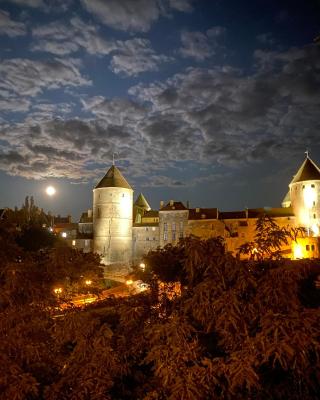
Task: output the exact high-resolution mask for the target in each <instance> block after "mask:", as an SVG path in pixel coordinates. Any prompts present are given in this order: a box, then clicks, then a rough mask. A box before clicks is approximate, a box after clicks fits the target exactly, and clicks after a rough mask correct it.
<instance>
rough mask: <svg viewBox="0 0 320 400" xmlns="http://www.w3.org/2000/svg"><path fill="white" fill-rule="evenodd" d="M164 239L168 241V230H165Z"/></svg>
mask: <svg viewBox="0 0 320 400" xmlns="http://www.w3.org/2000/svg"><path fill="white" fill-rule="evenodd" d="M163 240H164V241H165V242H166V241H167V240H168V232H167V231H164V232H163Z"/></svg>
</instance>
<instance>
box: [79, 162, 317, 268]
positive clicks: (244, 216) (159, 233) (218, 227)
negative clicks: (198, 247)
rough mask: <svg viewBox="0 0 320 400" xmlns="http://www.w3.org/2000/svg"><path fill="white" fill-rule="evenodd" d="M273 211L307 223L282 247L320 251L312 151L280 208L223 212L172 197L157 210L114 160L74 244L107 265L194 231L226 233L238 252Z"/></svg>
mask: <svg viewBox="0 0 320 400" xmlns="http://www.w3.org/2000/svg"><path fill="white" fill-rule="evenodd" d="M262 215H268V216H269V217H271V218H272V219H273V220H274V221H275V222H276V224H277V225H278V226H279V227H280V228H281V227H286V228H297V227H301V228H304V229H305V232H306V234H305V237H298V238H297V240H296V241H292V242H290V243H288V245H287V246H283V248H282V249H281V251H282V255H283V256H284V257H290V258H306V257H310V258H313V257H319V255H320V253H319V223H320V170H319V168H318V167H317V165H316V164H315V163H314V162H313V161H312V160H311V159H310V157H309V156H308V155H307V157H306V159H305V160H304V162H303V163H302V165H301V167H300V168H299V170H298V172H297V173H296V174H295V176H294V178H293V180H292V181H291V182H290V184H289V192H288V193H287V195H286V197H285V199H284V200H283V202H282V207H280V208H269V207H268V208H255V209H246V210H241V211H227V212H221V211H219V210H218V209H217V208H189V206H188V204H186V205H185V204H183V203H182V202H180V201H174V200H170V201H169V202H168V203H167V204H164V202H163V201H161V202H160V208H159V210H152V209H151V207H150V205H149V203H148V201H147V199H146V198H145V197H144V195H143V194H142V193H140V194H139V195H138V197H137V199H136V201H135V202H134V203H133V190H132V188H131V186H130V185H129V183H128V182H127V181H126V179H125V178H124V176H123V175H122V174H121V172H120V170H119V169H118V168H117V167H115V166H114V165H113V166H112V167H111V168H110V169H109V170H108V172H107V174H106V175H105V176H104V177H103V178H102V180H101V181H100V182H99V183H98V185H97V186H96V187H95V189H94V190H93V210H88V211H87V212H85V213H83V214H82V215H81V218H80V221H79V223H78V232H77V237H76V239H73V240H72V245H73V246H75V247H77V248H79V249H82V250H83V251H94V252H97V253H98V254H100V255H101V257H102V262H103V263H104V264H106V265H110V264H111V265H112V264H114V265H127V266H129V265H130V264H132V263H135V264H138V263H139V262H140V261H141V259H142V257H143V256H144V255H145V254H146V253H147V252H148V251H150V250H155V249H157V248H158V247H164V246H165V245H167V244H173V245H175V244H177V243H178V241H179V239H181V238H183V237H186V236H190V235H194V236H197V237H200V238H203V239H208V238H211V237H222V238H223V239H224V240H225V243H226V248H227V250H228V251H230V252H232V253H233V254H234V255H236V253H237V249H238V248H239V247H240V246H241V245H242V244H244V243H246V242H250V241H253V240H254V236H255V227H256V222H257V220H258V218H259V217H260V216H262Z"/></svg>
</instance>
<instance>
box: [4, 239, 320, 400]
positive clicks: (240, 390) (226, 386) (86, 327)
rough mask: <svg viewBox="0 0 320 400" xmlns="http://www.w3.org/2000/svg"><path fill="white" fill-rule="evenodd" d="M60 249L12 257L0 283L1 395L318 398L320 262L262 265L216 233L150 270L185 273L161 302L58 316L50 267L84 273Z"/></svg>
mask: <svg viewBox="0 0 320 400" xmlns="http://www.w3.org/2000/svg"><path fill="white" fill-rule="evenodd" d="M62 250H63V251H62V252H59V253H55V252H53V253H50V252H49V253H48V255H47V257H46V258H43V259H39V260H38V261H37V260H36V259H35V258H33V256H32V258H31V259H28V261H26V262H24V263H16V264H14V265H15V266H16V268H17V273H16V274H14V275H13V276H11V275H12V274H11V275H10V268H11V267H10V268H9V269H8V279H7V278H6V276H4V277H3V280H2V281H1V285H2V286H1V288H0V305H1V307H0V334H1V340H0V359H1V361H2V363H1V364H0V399H8V398H10V399H11V398H12V399H21V400H22V399H30V398H32V399H46V400H58V399H66V400H68V399H70V400H72V399H85V400H86V399H88V400H89V399H97V400H100V399H122V400H127V399H128V400H129V399H143V400H151V399H153V400H155V399H157V400H160V399H169V400H174V399H177V400H178V399H179V400H180V399H188V400H191V399H192V400H194V399H211V398H220V399H240V398H245V399H255V400H264V399H270V398H272V399H279V400H280V399H288V400H294V399H301V398H303V399H307V400H311V399H317V398H318V393H319V391H320V384H319V367H320V361H319V360H320V345H319V334H320V328H319V327H320V324H319V322H320V314H319V305H320V304H319V302H318V303H316V302H315V301H314V300H315V299H313V301H312V302H309V301H307V299H306V298H305V296H304V294H305V293H304V291H305V290H309V289H310V285H311V279H312V277H314V276H315V274H316V273H318V268H319V266H318V261H310V260H304V261H299V262H296V261H291V260H280V261H264V264H265V265H266V264H268V266H269V268H261V265H259V264H260V263H259V262H257V263H255V264H256V265H255V266H253V264H252V263H250V262H247V261H240V260H237V259H235V258H234V257H233V256H232V255H231V254H230V253H226V252H225V250H224V244H223V242H222V241H221V240H220V239H218V240H212V239H210V240H207V241H201V240H199V239H196V238H187V239H186V240H184V241H181V242H180V243H179V245H178V246H177V247H176V248H175V247H174V246H169V247H167V248H165V249H159V250H158V251H157V252H153V253H152V254H151V255H150V257H149V261H150V262H151V264H150V265H149V266H148V265H147V269H148V276H149V278H150V277H152V276H154V277H155V278H156V279H159V277H160V276H161V277H163V278H164V277H166V278H167V281H168V283H170V282H171V281H170V279H180V282H181V283H183V285H184V286H185V288H184V290H183V291H182V292H181V296H180V297H177V296H176V297H173V298H172V299H171V300H170V299H168V298H167V299H166V300H165V302H164V304H161V302H162V301H163V299H162V298H161V297H160V298H159V297H157V296H153V295H152V293H151V294H150V293H148V292H144V293H141V294H139V295H135V296H129V297H128V298H123V299H121V298H109V299H106V300H103V301H101V302H98V303H96V304H92V305H91V306H88V307H87V308H86V309H83V310H76V309H72V308H71V309H67V310H65V311H59V317H58V318H57V316H56V311H55V310H54V308H53V307H52V306H50V304H51V305H52V304H54V295H53V294H50V293H48V294H47V295H44V294H45V293H46V291H42V290H41V288H42V287H43V288H46V289H45V290H47V288H48V287H49V286H50V285H51V283H52V282H53V281H52V280H50V279H52V277H51V274H54V278H59V279H60V277H63V276H65V274H66V271H68V274H70V277H71V279H73V280H76V279H78V277H81V275H82V274H83V273H84V272H85V269H84V268H85V267H84V266H83V265H82V263H83V262H84V261H85V260H84V258H82V257H83V256H81V255H80V254H79V255H78V254H75V256H74V255H73V254H74V253H72V251H71V250H72V249H70V251H71V252H70V253H69V252H68V250H67V249H65V248H62ZM23 254H24V253H23ZM31 254H34V253H28V255H29V256H30V257H31ZM178 255H179V256H178ZM73 257H75V258H73ZM88 257H89V261H90V263H91V262H93V263H94V260H93V259H92V258H90V257H91V256H88ZM12 260H13V258H12V259H11V260H10V261H8V264H10V266H12V265H13V263H11V262H12ZM157 261H159V262H161V263H163V264H162V265H157ZM178 261H179V263H178ZM73 262H75V263H74V267H78V266H79V268H80V271H77V268H73V267H72V263H73ZM37 263H40V264H37ZM164 263H166V265H165V264H164ZM21 264H23V265H21ZM20 265H21V266H20ZM40 265H41V267H40ZM171 266H173V267H176V272H175V273H174V274H171V271H170V267H171ZM90 268H91V267H90ZM71 269H72V271H73V272H72V271H71ZM162 269H163V270H164V273H163V275H162ZM35 274H39V275H37V279H36V280H35V279H34V278H35ZM9 275H10V276H9ZM50 277H51V278H50ZM9 278H10V279H9ZM169 278H170V279H169ZM24 282H29V283H28V284H27V285H26V284H25V286H24V288H23V289H22V286H23V284H24ZM306 282H307V283H308V285H306ZM20 286H21V288H20ZM315 290H316V289H315ZM41 293H42V296H41ZM50 296H51V297H52V302H53V303H52V302H51V303H50V301H49V298H50ZM41 299H42V300H41ZM163 310H165V312H163ZM22 332H23V334H21V333H22Z"/></svg>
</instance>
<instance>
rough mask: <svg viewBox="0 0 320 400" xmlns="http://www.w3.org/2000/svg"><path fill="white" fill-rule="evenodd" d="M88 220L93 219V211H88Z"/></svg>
mask: <svg viewBox="0 0 320 400" xmlns="http://www.w3.org/2000/svg"><path fill="white" fill-rule="evenodd" d="M88 218H92V210H91V209H90V208H89V210H88Z"/></svg>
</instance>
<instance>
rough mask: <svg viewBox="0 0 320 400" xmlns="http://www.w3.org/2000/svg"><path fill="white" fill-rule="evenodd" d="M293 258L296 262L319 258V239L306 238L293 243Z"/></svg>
mask: <svg viewBox="0 0 320 400" xmlns="http://www.w3.org/2000/svg"><path fill="white" fill-rule="evenodd" d="M291 248H292V257H291V258H293V259H295V260H298V259H302V258H319V256H320V253H319V238H317V237H305V238H298V239H297V241H296V242H295V241H292V243H291Z"/></svg>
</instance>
